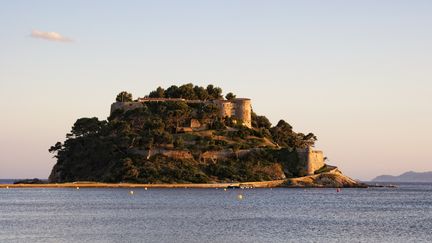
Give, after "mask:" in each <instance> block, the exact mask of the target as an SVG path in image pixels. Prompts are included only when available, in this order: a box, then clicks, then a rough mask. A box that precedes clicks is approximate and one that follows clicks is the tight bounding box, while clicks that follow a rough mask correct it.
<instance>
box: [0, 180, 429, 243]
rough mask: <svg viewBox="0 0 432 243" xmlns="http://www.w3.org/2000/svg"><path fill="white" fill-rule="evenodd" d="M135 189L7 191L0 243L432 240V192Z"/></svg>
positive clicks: (1, 195)
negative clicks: (131, 193) (131, 191)
mask: <svg viewBox="0 0 432 243" xmlns="http://www.w3.org/2000/svg"><path fill="white" fill-rule="evenodd" d="M133 190H134V194H133V195H130V194H129V190H127V189H80V190H76V189H0V242H300V241H301V242H432V185H431V184H404V185H401V186H400V187H399V188H396V189H392V188H371V189H343V190H342V191H341V192H339V193H337V192H336V190H334V189H306V190H305V189H282V188H280V189H272V190H270V189H251V190H239V189H231V190H228V191H224V190H222V189H219V190H216V189H149V190H147V191H145V190H144V189H133ZM239 194H242V195H243V199H242V200H239V199H238V195H239Z"/></svg>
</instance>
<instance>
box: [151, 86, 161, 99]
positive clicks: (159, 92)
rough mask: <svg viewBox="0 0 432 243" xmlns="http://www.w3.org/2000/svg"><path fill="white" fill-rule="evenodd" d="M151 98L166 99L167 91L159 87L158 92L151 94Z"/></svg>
mask: <svg viewBox="0 0 432 243" xmlns="http://www.w3.org/2000/svg"><path fill="white" fill-rule="evenodd" d="M149 97H150V98H164V97H165V90H164V89H163V88H161V87H160V86H159V87H158V88H157V89H156V90H154V91H152V92H150V94H149Z"/></svg>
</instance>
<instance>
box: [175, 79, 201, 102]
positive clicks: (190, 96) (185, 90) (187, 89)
mask: <svg viewBox="0 0 432 243" xmlns="http://www.w3.org/2000/svg"><path fill="white" fill-rule="evenodd" d="M179 92H180V98H183V99H187V100H196V99H197V97H196V95H195V91H194V86H193V84H191V83H188V84H184V85H182V86H180V87H179Z"/></svg>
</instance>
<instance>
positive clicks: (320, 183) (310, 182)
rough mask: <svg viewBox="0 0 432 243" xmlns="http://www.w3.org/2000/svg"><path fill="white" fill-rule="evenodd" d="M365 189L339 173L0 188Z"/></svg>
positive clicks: (3, 186) (1, 186) (49, 184)
mask: <svg viewBox="0 0 432 243" xmlns="http://www.w3.org/2000/svg"><path fill="white" fill-rule="evenodd" d="M242 187H245V188H275V187H286V188H344V187H346V188H350V187H351V188H366V187H368V186H367V185H366V184H363V183H360V182H357V181H355V180H353V179H351V178H349V177H347V176H345V175H343V174H342V173H340V172H339V171H337V170H336V171H331V172H325V173H321V174H317V175H311V176H304V177H299V178H289V179H285V180H274V181H260V182H241V183H178V184H135V183H99V182H85V181H83V182H71V183H43V184H35V183H32V184H25V183H20V184H2V185H0V188H76V189H79V188H242Z"/></svg>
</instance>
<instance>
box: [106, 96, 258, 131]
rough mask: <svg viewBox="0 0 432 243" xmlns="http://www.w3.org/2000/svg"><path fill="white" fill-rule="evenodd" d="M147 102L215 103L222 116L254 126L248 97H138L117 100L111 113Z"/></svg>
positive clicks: (127, 109) (130, 108) (131, 108)
mask: <svg viewBox="0 0 432 243" xmlns="http://www.w3.org/2000/svg"><path fill="white" fill-rule="evenodd" d="M146 102H186V103H190V104H192V103H209V104H211V103H213V104H216V105H217V106H218V108H219V110H220V115H219V116H220V117H232V118H234V119H236V120H238V121H241V122H242V123H243V125H244V126H247V127H249V128H251V127H252V117H251V114H252V106H251V100H250V99H247V98H236V99H232V100H208V101H203V100H186V99H182V98H147V97H145V98H138V99H137V100H136V101H132V102H115V103H113V104H112V105H111V113H113V112H114V111H116V110H123V111H129V110H133V109H137V108H140V107H143V104H144V103H146Z"/></svg>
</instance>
